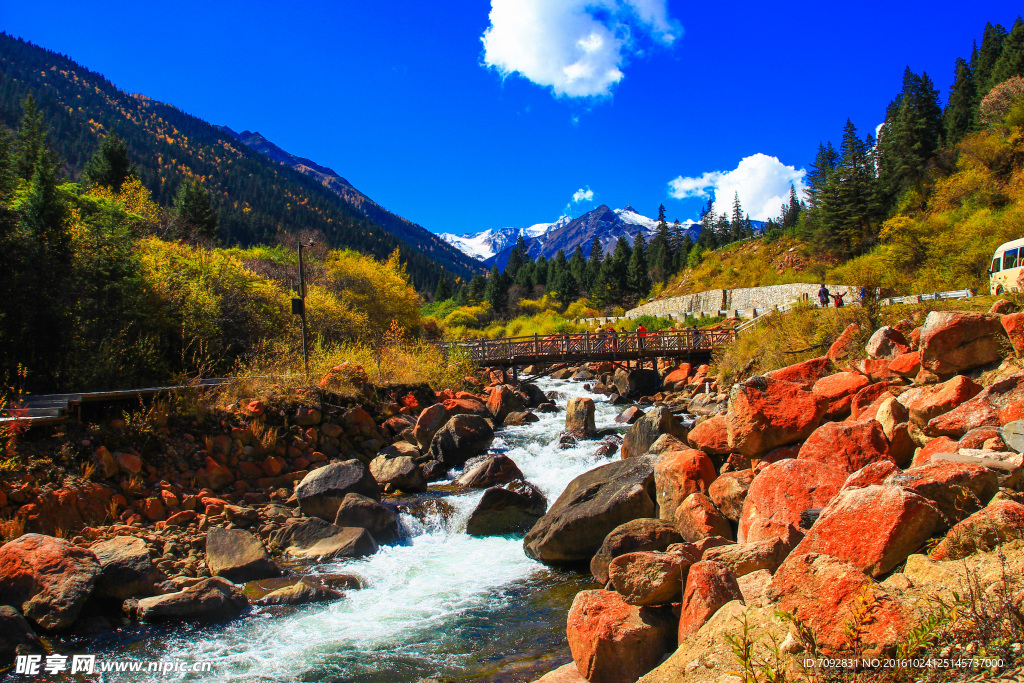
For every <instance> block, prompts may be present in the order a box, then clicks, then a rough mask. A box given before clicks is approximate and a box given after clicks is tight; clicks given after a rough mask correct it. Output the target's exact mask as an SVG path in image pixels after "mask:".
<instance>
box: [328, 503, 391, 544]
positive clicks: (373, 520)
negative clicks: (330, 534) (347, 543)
mask: <svg viewBox="0 0 1024 683" xmlns="http://www.w3.org/2000/svg"><path fill="white" fill-rule="evenodd" d="M334 526H337V527H343V528H344V527H358V528H360V529H366V530H367V531H369V532H370V535H371V536H373V538H374V539H375V540H379V541H383V542H389V541H393V540H394V539H396V538H397V537H398V513H397V512H395V510H394V509H393V508H392V507H390V506H388V505H384V504H382V503H378V502H377V501H375V500H374V499H372V498H367V497H366V496H361V495H359V494H358V493H350V494H348V495H347V496H345V499H344V500H342V501H341V505H340V506H339V507H338V515H337V517H335V518H334Z"/></svg>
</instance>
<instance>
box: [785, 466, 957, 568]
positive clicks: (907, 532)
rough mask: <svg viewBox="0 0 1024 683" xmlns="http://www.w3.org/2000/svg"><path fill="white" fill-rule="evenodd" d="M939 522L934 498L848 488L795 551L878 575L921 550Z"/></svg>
mask: <svg viewBox="0 0 1024 683" xmlns="http://www.w3.org/2000/svg"><path fill="white" fill-rule="evenodd" d="M938 521H939V511H938V510H937V509H936V508H935V506H934V505H933V504H932V503H931V501H928V500H926V499H925V498H923V497H921V496H919V495H917V494H916V493H913V492H911V491H908V490H906V489H901V488H899V487H897V486H881V485H871V486H866V487H864V488H846V489H844V490H843V491H840V492H839V495H837V496H836V497H835V498H834V499H833V500H832V502H831V503H829V504H828V505H827V506H826V507H825V509H824V510H822V511H821V514H820V515H819V516H818V521H816V522H815V523H814V526H812V527H811V529H810V531H808V532H807V535H806V536H804V540H802V541H801V542H800V545H798V546H797V547H796V549H795V550H794V551H793V553H794V554H796V555H800V554H804V553H824V554H826V555H831V556H832V557H837V558H839V559H840V560H845V561H846V562H849V563H850V564H852V565H853V566H855V567H857V568H858V569H860V570H861V571H863V572H864V573H865V574H867V575H868V576H872V577H877V576H880V575H882V574H885V573H887V572H888V571H890V570H891V569H893V568H894V567H895V566H896V565H898V564H900V563H901V562H903V561H904V560H906V559H907V557H909V556H910V555H911V554H912V553H915V552H917V550H918V549H919V548H920V547H921V545H922V544H923V543H924V542H925V541H926V540H928V537H929V536H931V535H932V532H933V531H934V530H935V527H936V525H937V523H938Z"/></svg>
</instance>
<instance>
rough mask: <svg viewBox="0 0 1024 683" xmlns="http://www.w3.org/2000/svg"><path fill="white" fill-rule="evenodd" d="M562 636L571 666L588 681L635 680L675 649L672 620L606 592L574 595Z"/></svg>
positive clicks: (621, 681)
mask: <svg viewBox="0 0 1024 683" xmlns="http://www.w3.org/2000/svg"><path fill="white" fill-rule="evenodd" d="M566 635H567V636H568V640H569V649H570V650H571V651H572V658H573V661H574V662H575V663H576V668H577V669H578V670H579V672H580V674H581V675H582V676H583V677H584V678H586V679H587V680H588V681H589V682H590V683H624V682H625V681H635V680H636V679H638V678H640V677H641V676H643V675H644V674H646V673H647V672H648V671H650V670H651V669H653V668H654V667H656V666H657V665H658V663H659V662H660V661H661V658H662V657H663V656H664V655H665V653H667V652H670V651H671V650H672V648H674V647H675V634H674V633H673V632H672V627H671V622H670V621H669V620H667V619H665V618H664V617H663V616H662V614H661V613H659V612H658V611H657V610H652V609H651V608H641V607H636V606H633V605H630V604H629V603H627V602H626V601H625V600H623V599H622V596H620V595H619V594H618V593H615V592H614V591H605V590H585V591H580V592H579V593H577V594H576V598H575V599H574V600H573V601H572V607H571V608H569V617H568V624H567V626H566Z"/></svg>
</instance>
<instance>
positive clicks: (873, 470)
mask: <svg viewBox="0 0 1024 683" xmlns="http://www.w3.org/2000/svg"><path fill="white" fill-rule="evenodd" d="M899 471H900V468H899V467H897V466H896V463H894V462H893V461H892V460H888V459H886V460H879V461H878V462H873V463H871V464H870V465H865V466H864V467H862V468H861V469H859V470H857V471H856V472H854V473H853V474H851V475H850V476H849V477H847V478H846V482H845V483H844V484H843V490H844V491H845V490H846V489H862V488H864V487H865V486H872V485H873V484H882V483H884V482H885V480H886V478H888V477H889V475H890V474H895V473H897V472H899Z"/></svg>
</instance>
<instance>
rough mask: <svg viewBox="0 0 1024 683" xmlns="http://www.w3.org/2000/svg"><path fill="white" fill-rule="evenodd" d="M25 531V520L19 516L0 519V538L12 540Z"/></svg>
mask: <svg viewBox="0 0 1024 683" xmlns="http://www.w3.org/2000/svg"><path fill="white" fill-rule="evenodd" d="M24 533H25V520H24V519H23V518H21V517H12V518H10V519H0V539H3V541H4V542H7V541H13V540H14V539H16V538H18V537H19V536H22V535H23V534H24Z"/></svg>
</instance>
